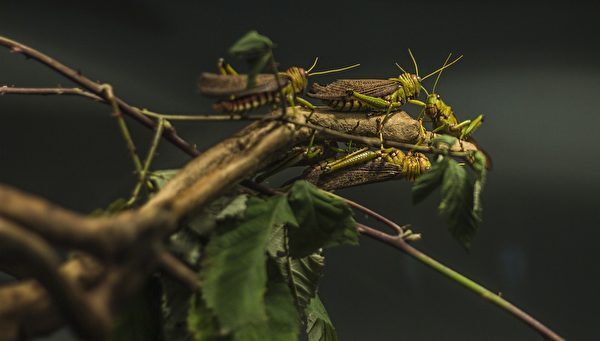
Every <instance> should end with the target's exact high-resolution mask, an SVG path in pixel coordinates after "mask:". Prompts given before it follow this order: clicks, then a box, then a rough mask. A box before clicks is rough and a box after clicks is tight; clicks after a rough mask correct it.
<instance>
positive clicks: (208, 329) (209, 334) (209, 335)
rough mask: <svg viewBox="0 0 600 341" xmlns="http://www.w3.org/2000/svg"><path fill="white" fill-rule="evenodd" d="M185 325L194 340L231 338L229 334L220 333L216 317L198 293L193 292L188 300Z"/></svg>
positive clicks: (211, 340) (210, 340) (207, 340)
mask: <svg viewBox="0 0 600 341" xmlns="http://www.w3.org/2000/svg"><path fill="white" fill-rule="evenodd" d="M187 326H188V330H189V331H190V332H191V334H192V335H193V337H194V340H195V341H213V340H215V341H216V340H218V341H225V340H231V337H230V336H228V335H223V334H221V332H220V328H219V321H218V320H217V317H216V316H215V314H214V313H213V312H212V311H211V310H210V309H209V308H208V307H207V306H206V303H205V302H204V300H202V295H201V294H200V293H196V294H194V295H193V296H192V298H191V300H190V308H189V311H188V318H187Z"/></svg>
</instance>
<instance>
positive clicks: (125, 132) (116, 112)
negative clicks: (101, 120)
mask: <svg viewBox="0 0 600 341" xmlns="http://www.w3.org/2000/svg"><path fill="white" fill-rule="evenodd" d="M102 89H103V92H104V93H105V94H106V97H105V98H106V100H107V101H108V103H110V106H111V108H112V115H113V117H114V118H115V119H116V120H117V124H118V125H119V131H120V132H121V135H122V136H123V139H124V140H125V144H126V145H127V151H129V156H131V160H132V161H133V165H134V167H135V173H136V174H137V175H138V177H139V179H140V180H141V179H142V161H141V160H140V157H139V156H138V155H137V148H136V147H135V142H133V138H132V137H131V133H130V132H129V128H127V123H126V122H125V118H123V113H122V112H121V108H119V105H118V104H117V101H116V100H115V94H114V93H113V88H112V86H110V85H109V84H103V85H102Z"/></svg>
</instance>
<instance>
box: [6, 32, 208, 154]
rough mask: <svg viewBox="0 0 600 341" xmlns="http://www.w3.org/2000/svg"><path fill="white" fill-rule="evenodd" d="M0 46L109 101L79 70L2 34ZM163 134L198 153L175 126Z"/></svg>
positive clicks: (136, 115)
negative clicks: (31, 59)
mask: <svg viewBox="0 0 600 341" xmlns="http://www.w3.org/2000/svg"><path fill="white" fill-rule="evenodd" d="M0 46H4V47H6V48H8V49H10V51H11V52H14V53H20V54H22V55H24V56H26V57H29V58H33V59H35V60H37V61H38V62H40V63H42V64H44V65H46V66H48V67H49V68H51V69H53V70H55V71H56V72H58V73H60V74H61V75H63V76H65V77H66V78H68V79H70V80H71V81H73V82H75V83H77V84H79V85H81V86H82V87H83V88H84V89H86V90H88V91H89V92H91V93H92V94H93V95H96V96H98V97H100V98H102V99H104V101H106V102H107V103H110V99H109V98H108V96H107V94H106V92H105V91H104V89H105V88H104V86H103V84H100V83H97V82H94V81H92V80H90V79H89V78H87V77H85V76H83V75H82V74H81V73H80V72H78V71H75V70H73V69H71V68H69V67H68V66H66V65H64V64H62V63H60V62H59V61H57V60H55V59H53V58H51V57H49V56H47V55H45V54H43V53H41V52H40V51H37V50H36V49H33V48H31V47H29V46H26V45H24V44H21V43H19V42H17V41H14V40H11V39H8V38H6V37H3V36H0ZM114 100H115V101H116V103H117V104H118V106H119V108H120V109H121V110H122V111H123V112H124V113H125V114H127V115H129V116H130V117H132V118H133V119H135V120H136V121H138V122H140V123H141V124H143V125H145V126H146V127H148V128H150V129H154V128H155V127H156V122H155V121H153V120H152V119H151V118H149V117H147V116H145V115H144V114H143V113H142V112H141V110H140V109H138V108H136V107H133V106H131V105H129V104H127V103H126V102H125V101H123V100H122V99H120V98H119V97H114ZM163 136H164V137H165V138H166V139H167V140H169V141H170V142H171V143H173V144H174V145H175V146H177V147H178V148H179V149H181V150H182V151H184V152H186V153H187V154H188V155H190V156H196V155H198V154H200V152H199V151H198V149H197V148H196V146H195V145H192V144H190V143H188V142H187V141H185V140H184V139H182V138H181V137H180V136H179V135H177V132H176V131H175V128H173V127H169V128H168V129H165V131H164V133H163Z"/></svg>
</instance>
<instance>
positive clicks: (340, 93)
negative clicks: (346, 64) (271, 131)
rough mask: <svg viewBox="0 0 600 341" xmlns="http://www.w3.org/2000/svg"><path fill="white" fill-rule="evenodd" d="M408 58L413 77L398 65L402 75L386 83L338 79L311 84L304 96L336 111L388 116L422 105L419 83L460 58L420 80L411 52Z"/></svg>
mask: <svg viewBox="0 0 600 341" xmlns="http://www.w3.org/2000/svg"><path fill="white" fill-rule="evenodd" d="M408 52H409V55H410V57H411V59H412V61H413V64H414V66H415V73H409V72H406V71H405V70H404V69H402V67H400V66H399V65H398V64H397V65H398V67H400V69H401V70H402V73H401V74H400V75H399V76H398V77H394V78H388V79H339V80H336V81H334V82H333V83H330V84H328V85H325V86H323V85H320V84H318V83H314V84H313V86H312V89H311V92H309V93H308V94H307V95H308V96H309V97H312V98H317V99H320V100H323V101H324V102H325V104H326V105H327V106H328V107H330V108H332V109H334V110H339V111H371V112H373V111H375V112H383V113H388V114H389V113H390V112H391V111H393V110H398V109H399V108H400V107H401V106H403V105H404V104H406V103H415V104H417V105H419V104H421V103H422V102H420V101H416V102H415V100H416V99H417V98H418V97H419V94H420V91H421V89H422V88H423V86H422V85H421V82H422V81H423V80H425V79H427V78H429V77H431V76H433V75H435V74H436V73H439V72H441V71H442V70H443V69H444V68H447V67H450V66H451V65H452V64H454V63H456V62H457V61H458V60H459V59H460V58H457V59H456V60H454V61H452V62H451V63H450V64H447V65H444V66H443V67H442V68H440V69H438V70H436V71H434V72H432V73H430V74H428V75H427V76H425V77H423V78H421V77H420V76H419V68H418V66H417V62H416V60H415V58H414V56H413V54H412V52H411V50H410V49H409V50H408Z"/></svg>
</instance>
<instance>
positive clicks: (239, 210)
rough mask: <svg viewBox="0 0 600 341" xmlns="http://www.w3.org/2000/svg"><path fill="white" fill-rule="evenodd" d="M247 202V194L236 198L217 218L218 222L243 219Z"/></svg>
mask: <svg viewBox="0 0 600 341" xmlns="http://www.w3.org/2000/svg"><path fill="white" fill-rule="evenodd" d="M246 201H248V195H246V194H242V195H239V196H237V197H235V198H234V199H233V200H232V201H231V202H230V203H229V204H228V205H227V206H225V208H224V209H223V210H222V211H221V212H219V213H218V214H217V216H216V217H215V218H216V219H217V220H225V219H232V218H242V216H243V215H244V212H245V211H246V207H247V206H246Z"/></svg>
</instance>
